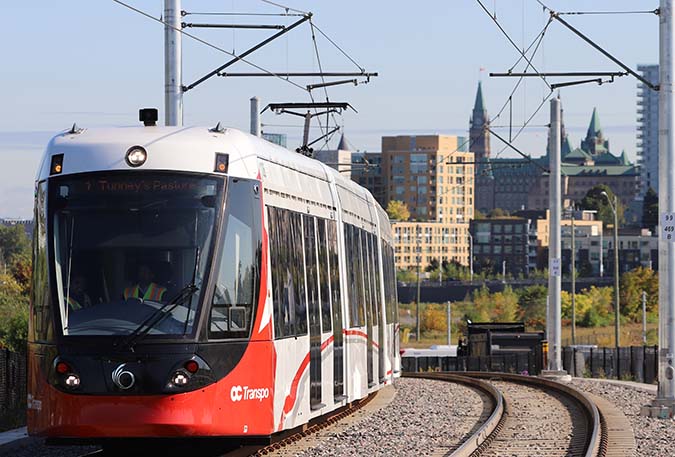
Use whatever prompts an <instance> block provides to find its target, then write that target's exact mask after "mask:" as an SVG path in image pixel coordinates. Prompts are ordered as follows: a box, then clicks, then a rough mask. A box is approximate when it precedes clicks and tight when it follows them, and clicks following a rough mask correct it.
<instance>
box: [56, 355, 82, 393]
mask: <svg viewBox="0 0 675 457" xmlns="http://www.w3.org/2000/svg"><path fill="white" fill-rule="evenodd" d="M54 371H55V372H56V376H57V380H58V382H59V384H61V385H62V386H64V387H66V388H67V389H69V390H76V389H78V388H79V387H80V375H79V374H78V373H77V372H76V371H75V369H74V368H73V367H72V366H71V365H70V364H69V363H68V362H64V361H63V360H59V361H57V362H56V363H55V365H54Z"/></svg>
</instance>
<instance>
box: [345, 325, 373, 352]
mask: <svg viewBox="0 0 675 457" xmlns="http://www.w3.org/2000/svg"><path fill="white" fill-rule="evenodd" d="M342 333H344V334H345V335H347V336H361V337H363V338H365V339H368V334H367V333H365V332H362V331H361V330H347V329H345V330H342ZM372 344H373V346H375V347H376V348H378V349H379V348H380V345H379V344H377V342H376V341H375V340H373V341H372Z"/></svg>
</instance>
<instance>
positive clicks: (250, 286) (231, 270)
mask: <svg viewBox="0 0 675 457" xmlns="http://www.w3.org/2000/svg"><path fill="white" fill-rule="evenodd" d="M254 185H255V184H254V183H253V182H252V181H249V180H243V179H232V180H230V183H229V185H228V191H227V203H226V204H225V218H224V235H223V238H222V240H221V251H220V252H221V257H220V265H219V267H218V273H217V275H216V285H215V288H214V292H213V301H212V305H211V322H210V326H209V337H210V338H216V339H220V338H246V337H248V336H249V333H250V330H251V325H252V322H251V321H252V320H253V317H254V309H255V300H256V298H257V296H258V291H257V288H258V287H259V284H260V281H259V274H260V273H259V272H260V255H261V252H262V244H261V243H262V242H261V231H262V228H261V222H260V202H259V199H258V196H257V194H256V193H255V192H254Z"/></svg>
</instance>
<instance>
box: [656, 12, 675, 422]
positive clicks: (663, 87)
mask: <svg viewBox="0 0 675 457" xmlns="http://www.w3.org/2000/svg"><path fill="white" fill-rule="evenodd" d="M659 12H660V14H659V23H660V27H659V45H660V51H659V73H660V74H659V79H660V82H659V88H660V90H659V210H660V212H661V216H662V218H661V221H660V222H661V226H663V222H664V221H663V216H664V213H669V214H673V213H675V177H674V176H673V166H675V136H673V135H674V134H675V117H674V113H673V72H674V70H675V68H674V66H673V40H674V39H675V36H674V33H673V19H674V17H675V16H674V15H673V2H672V0H661V3H660V8H659ZM674 319H675V245H674V244H673V241H672V240H671V241H667V240H665V239H664V234H663V231H662V230H661V233H660V234H659V387H658V393H657V396H656V403H657V404H658V405H662V406H667V407H669V408H671V411H672V408H673V405H674V404H675V368H674V366H673V364H674V358H675V322H674Z"/></svg>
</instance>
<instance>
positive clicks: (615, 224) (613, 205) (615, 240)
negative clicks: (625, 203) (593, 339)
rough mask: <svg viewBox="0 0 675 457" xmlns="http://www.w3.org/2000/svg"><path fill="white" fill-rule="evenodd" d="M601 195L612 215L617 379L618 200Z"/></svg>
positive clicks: (617, 374)
mask: <svg viewBox="0 0 675 457" xmlns="http://www.w3.org/2000/svg"><path fill="white" fill-rule="evenodd" d="M601 195H603V196H604V197H605V198H606V199H607V202H608V203H609V207H610V208H612V212H613V213H614V339H615V342H616V367H617V368H616V377H617V379H618V378H619V347H621V336H620V334H619V314H620V313H619V216H618V214H617V210H618V199H617V197H616V195H614V203H613V204H612V200H611V199H610V198H609V195H607V192H605V191H602V192H601Z"/></svg>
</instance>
